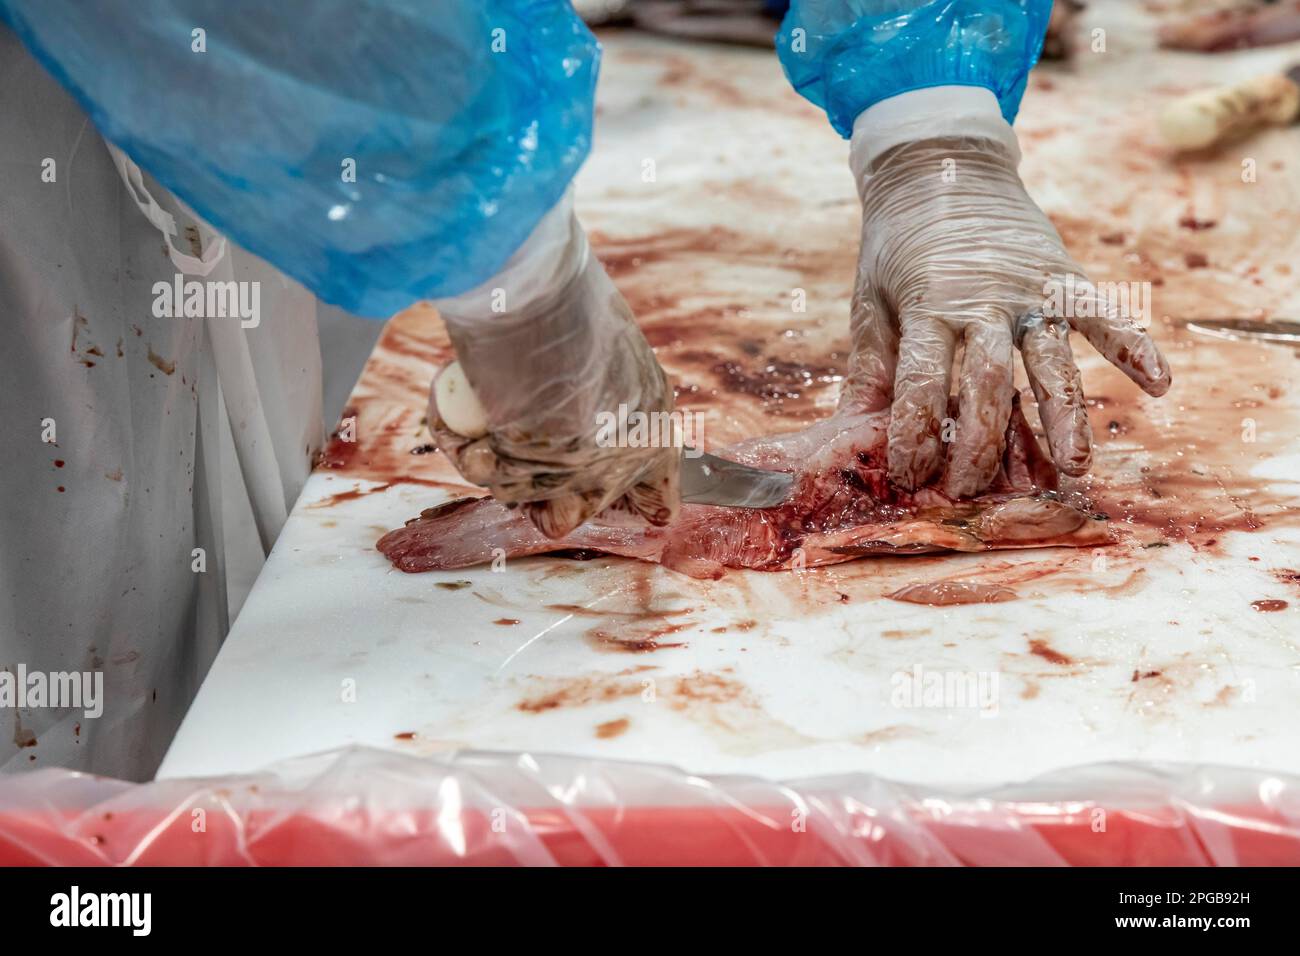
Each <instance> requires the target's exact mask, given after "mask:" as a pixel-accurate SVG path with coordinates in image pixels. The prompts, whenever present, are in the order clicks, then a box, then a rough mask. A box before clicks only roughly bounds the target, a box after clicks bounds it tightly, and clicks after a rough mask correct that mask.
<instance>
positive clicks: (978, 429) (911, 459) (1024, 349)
mask: <svg viewBox="0 0 1300 956" xmlns="http://www.w3.org/2000/svg"><path fill="white" fill-rule="evenodd" d="M980 92H983V91H980ZM865 115H866V114H864V116H865ZM994 115H995V116H996V114H994ZM990 124H1001V125H1002V126H1003V130H1002V131H998V130H996V129H993V128H992V125H991V126H990V129H991V132H990V137H991V138H983V137H980V136H944V137H939V138H931V139H924V140H911V141H903V142H898V143H893V144H889V143H886V144H884V146H885V147H886V148H884V149H883V151H881V150H880V149H879V148H878V147H879V146H880V144H879V143H877V149H876V150H875V151H873V152H871V155H870V157H869V159H867V160H866V161H865V162H864V161H863V159H864V157H863V154H862V153H863V151H864V149H865V147H864V145H863V143H862V142H861V141H860V140H859V139H858V138H857V137H856V135H855V140H854V146H853V149H854V152H855V154H856V155H855V157H854V159H855V162H854V164H853V165H854V167H855V174H856V175H857V179H858V190H859V195H860V197H861V199H862V208H863V216H862V246H861V254H860V257H859V260H858V272H857V281H856V288H855V291H854V296H853V303H852V325H851V328H852V358H851V360H850V373H849V376H848V381H847V383H846V388H845V389H844V394H843V396H842V398H841V405H845V404H847V405H850V406H857V407H859V408H862V409H863V410H876V409H880V408H885V407H888V406H891V405H892V415H891V420H890V425H889V439H888V440H889V445H888V448H889V451H888V457H889V474H890V478H891V480H893V481H894V482H895V483H896V484H897V485H899V486H901V487H903V488H906V489H909V490H911V489H915V488H918V487H920V486H921V485H924V484H925V483H926V482H927V481H929V480H931V479H933V478H934V477H935V476H936V475H937V474H938V473H939V471H940V469H942V468H943V467H944V465H945V457H946V465H947V471H946V474H945V479H944V481H945V484H944V490H945V492H946V493H948V494H950V495H952V496H954V497H964V496H970V495H974V494H977V493H978V492H979V491H981V490H982V489H984V488H985V487H987V486H988V484H989V482H990V481H992V479H993V478H994V476H995V475H996V474H997V469H998V463H999V461H1000V460H1001V458H1002V452H1003V442H1004V435H1005V433H1006V428H1007V421H1008V418H1009V417H1010V414H1011V401H1012V393H1013V385H1012V352H1013V350H1014V349H1019V351H1020V356H1021V361H1022V362H1023V363H1024V366H1025V371H1026V372H1027V374H1028V378H1029V384H1030V387H1031V388H1032V389H1033V392H1034V395H1035V397H1036V398H1037V400H1038V414H1039V417H1040V419H1041V421H1042V424H1043V429H1044V431H1045V432H1046V435H1047V442H1048V446H1049V449H1050V452H1051V456H1052V459H1053V460H1054V461H1055V463H1056V465H1057V467H1058V468H1059V469H1060V470H1061V471H1062V472H1063V473H1064V474H1067V475H1081V474H1083V473H1084V472H1086V471H1087V470H1088V467H1089V465H1090V464H1091V458H1092V432H1091V429H1090V427H1089V424H1088V416H1087V411H1086V409H1085V405H1084V394H1083V388H1082V386H1081V384H1080V381H1079V372H1078V369H1077V368H1076V367H1075V364H1074V358H1073V355H1072V353H1071V351H1070V343H1069V337H1068V336H1069V330H1070V329H1071V328H1073V329H1074V330H1076V331H1078V332H1080V333H1082V334H1083V336H1084V337H1085V338H1087V340H1088V341H1089V342H1090V343H1091V344H1092V345H1093V347H1094V348H1096V349H1097V351H1099V352H1100V353H1101V354H1102V355H1104V356H1105V357H1106V358H1107V359H1108V360H1109V361H1110V362H1111V363H1112V364H1114V365H1115V366H1116V367H1118V368H1119V369H1120V370H1122V371H1123V372H1124V373H1125V374H1127V375H1128V377H1129V378H1131V379H1132V380H1133V381H1134V382H1136V383H1137V384H1138V385H1140V386H1141V387H1142V388H1143V389H1145V390H1146V391H1147V392H1148V393H1150V394H1151V395H1162V394H1164V392H1165V391H1166V390H1167V389H1168V388H1169V385H1170V375H1169V368H1168V366H1167V364H1166V363H1165V360H1164V357H1163V356H1162V355H1161V354H1160V352H1159V350H1158V349H1157V348H1156V345H1155V343H1154V342H1153V341H1152V340H1151V338H1150V337H1149V336H1148V335H1147V334H1146V332H1145V331H1144V330H1143V329H1142V328H1141V326H1140V325H1139V324H1138V323H1137V322H1136V321H1134V320H1132V319H1131V318H1128V317H1125V316H1123V315H1120V314H1118V312H1117V310H1116V309H1115V308H1114V307H1113V304H1112V303H1109V302H1107V301H1105V299H1104V297H1102V296H1098V295H1097V294H1096V290H1095V288H1093V287H1091V286H1089V285H1087V284H1086V282H1087V280H1086V278H1085V276H1084V273H1083V270H1081V269H1080V268H1079V266H1078V265H1077V264H1076V263H1075V262H1074V261H1073V260H1072V259H1071V258H1070V256H1069V254H1068V253H1067V252H1066V251H1065V248H1064V246H1063V245H1062V243H1061V239H1060V236H1059V235H1057V232H1056V230H1055V228H1053V226H1052V224H1051V223H1050V222H1049V221H1048V220H1047V217H1046V216H1045V215H1043V212H1042V211H1041V210H1040V209H1039V208H1038V206H1037V205H1036V204H1035V203H1034V201H1033V200H1032V199H1030V198H1029V195H1028V194H1027V193H1026V192H1025V187H1024V185H1023V184H1022V183H1021V181H1020V177H1019V175H1018V174H1017V172H1016V166H1017V163H1018V161H1019V151H1018V149H1017V147H1016V145H1015V140H1014V134H1012V133H1011V129H1010V127H1009V126H1005V124H1004V123H1003V122H1002V121H1001V119H1000V118H997V119H995V120H991V121H990ZM895 132H896V131H895ZM1008 137H1010V138H1009V139H1008ZM899 138H902V139H904V140H905V137H899ZM1070 276H1073V286H1072V288H1074V289H1075V290H1078V289H1080V288H1082V289H1086V290H1091V291H1090V292H1088V297H1089V298H1090V299H1091V303H1090V304H1089V305H1087V306H1085V305H1084V304H1083V303H1082V302H1081V300H1080V298H1077V297H1066V298H1067V299H1068V301H1069V302H1070V303H1071V305H1070V307H1069V308H1058V307H1056V306H1059V305H1063V304H1064V303H1062V302H1061V301H1060V300H1059V299H1058V300H1056V303H1055V305H1054V304H1053V297H1052V296H1051V295H1050V290H1051V288H1052V283H1061V284H1062V286H1064V284H1065V283H1066V282H1067V281H1068V280H1067V277H1070ZM1058 288H1060V287H1058ZM1061 313H1065V315H1062V314H1061ZM1090 313H1091V315H1092V316H1093V317H1086V316H1087V315H1089V314H1090ZM958 346H962V347H963V350H964V351H963V355H962V361H961V371H960V376H959V380H958V402H959V409H960V411H959V417H958V419H957V420H956V422H955V426H954V427H953V428H952V429H951V433H950V434H948V435H945V431H947V430H946V429H945V427H944V420H945V418H946V417H947V415H948V411H947V408H948V395H949V390H950V386H951V380H952V368H953V362H954V358H955V355H956V353H957V348H958ZM948 439H951V440H950V441H949V440H948Z"/></svg>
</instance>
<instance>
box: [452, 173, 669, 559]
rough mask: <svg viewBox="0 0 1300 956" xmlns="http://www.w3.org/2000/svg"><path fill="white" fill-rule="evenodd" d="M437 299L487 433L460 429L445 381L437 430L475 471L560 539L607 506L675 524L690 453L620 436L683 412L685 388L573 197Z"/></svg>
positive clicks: (455, 459)
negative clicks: (487, 274)
mask: <svg viewBox="0 0 1300 956" xmlns="http://www.w3.org/2000/svg"><path fill="white" fill-rule="evenodd" d="M436 304H437V305H438V308H439V310H440V311H441V313H442V316H443V319H444V320H445V321H446V323H447V330H448V333H449V334H450V337H451V341H452V345H453V346H454V347H455V349H456V356H457V359H458V361H459V362H460V365H461V367H462V369H463V370H464V373H465V376H466V378H467V379H468V380H469V383H470V385H471V386H472V388H473V391H474V394H475V395H476V396H477V398H478V400H479V402H480V403H481V404H482V408H483V411H484V413H485V415H486V421H485V423H484V425H485V429H484V431H485V433H483V434H477V435H464V434H460V433H458V432H456V431H454V430H453V429H451V428H450V427H449V426H448V424H447V421H446V420H445V419H444V418H443V416H442V414H440V412H439V408H438V400H437V392H438V389H437V381H436V379H435V388H434V390H433V394H431V395H430V399H429V430H430V432H432V434H433V436H434V439H435V441H436V442H437V444H438V447H439V448H440V449H441V450H442V451H443V452H444V453H445V454H446V455H447V456H448V457H449V458H450V459H451V461H452V463H453V464H455V466H456V468H457V469H458V470H459V471H460V473H461V474H462V475H464V476H465V478H466V479H467V480H469V481H471V482H473V483H474V484H476V485H481V486H484V487H486V488H487V489H488V490H489V491H491V493H492V495H493V496H494V497H496V498H497V499H498V500H500V501H503V502H506V503H507V504H512V505H513V504H517V505H521V506H523V508H524V509H525V512H526V514H527V515H528V517H529V518H530V520H531V521H532V522H533V524H534V525H535V526H536V527H537V529H538V530H539V531H541V532H542V533H543V534H545V535H546V536H547V537H550V538H560V537H563V536H565V535H567V534H569V533H570V532H571V531H573V530H574V529H575V528H576V527H578V526H579V525H580V524H582V523H584V522H585V521H587V520H588V519H589V518H591V517H593V516H594V515H596V514H599V513H600V512H602V511H604V510H606V509H607V508H614V509H615V510H622V511H625V512H631V513H633V514H635V515H638V516H640V517H641V518H644V519H645V520H646V521H649V522H650V523H651V524H655V525H665V524H667V523H668V522H669V521H671V520H672V519H673V517H674V516H675V515H676V512H677V508H678V504H679V496H678V471H679V468H680V458H681V448H680V447H679V446H678V445H676V444H675V443H671V442H669V443H663V442H660V443H659V444H660V447H653V446H650V445H648V444H645V443H642V445H641V446H640V447H627V443H626V442H624V443H623V444H622V445H620V443H619V441H618V440H617V435H619V434H624V435H628V434H633V431H632V430H631V429H626V428H625V429H622V430H619V429H617V428H615V429H611V428H610V427H609V425H610V423H611V422H616V421H618V420H620V419H621V420H625V421H632V422H635V420H636V418H637V417H640V416H655V415H656V414H659V415H662V414H663V413H670V412H671V411H672V408H673V391H672V388H671V386H670V385H669V383H668V379H667V376H666V375H665V374H664V371H663V369H662V368H660V366H659V363H658V361H657V360H656V359H655V356H654V352H653V351H652V350H651V348H650V345H649V343H648V342H646V339H645V336H644V335H643V334H642V333H641V329H640V328H639V327H638V326H637V324H636V321H635V320H634V319H633V317H632V311H631V309H630V308H629V307H628V305H627V303H626V302H625V301H624V299H623V297H622V295H620V294H619V292H618V290H617V289H616V288H615V287H614V284H613V283H612V282H611V281H610V279H609V276H608V275H606V273H605V270H604V267H603V266H601V264H600V262H599V260H598V259H596V257H595V256H593V255H592V254H591V251H590V247H589V246H588V243H587V237H586V234H585V233H584V232H583V231H582V227H581V226H580V225H579V224H578V222H577V220H576V219H575V218H574V216H573V213H572V209H571V192H570V193H569V194H566V196H565V198H564V199H563V200H562V201H561V202H560V203H559V204H558V205H557V206H556V208H555V209H553V210H551V212H549V213H548V214H547V215H546V217H545V218H544V219H543V220H542V222H541V224H540V225H539V226H538V227H537V229H536V230H535V231H534V232H533V234H532V235H531V236H530V237H529V239H528V240H527V242H525V244H524V245H523V246H522V247H521V248H520V249H519V251H518V252H516V253H515V255H514V256H513V257H512V258H511V260H510V261H509V262H508V263H507V265H506V268H505V269H504V270H502V272H501V273H499V274H498V275H497V276H496V277H495V278H493V279H492V280H489V281H488V282H487V283H485V284H484V285H483V286H480V287H479V288H477V289H474V290H472V291H471V292H469V293H466V294H465V295H462V296H458V297H456V298H455V299H444V300H441V301H439V302H437V303H436ZM444 372H445V370H444ZM647 420H649V421H655V420H656V419H655V418H653V417H650V418H648V419H647ZM658 420H660V421H663V420H667V419H663V418H660V419H658ZM476 430H477V429H476ZM649 431H651V432H652V433H653V432H654V430H653V429H651V430H649ZM611 432H612V434H611ZM664 444H667V445H668V446H669V447H662V446H663V445H664Z"/></svg>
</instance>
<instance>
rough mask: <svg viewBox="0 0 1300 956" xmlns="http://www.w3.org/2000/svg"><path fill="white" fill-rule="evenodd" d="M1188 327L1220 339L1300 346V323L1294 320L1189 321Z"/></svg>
mask: <svg viewBox="0 0 1300 956" xmlns="http://www.w3.org/2000/svg"><path fill="white" fill-rule="evenodd" d="M1187 327H1188V328H1189V329H1191V330H1192V331H1193V332H1199V333H1201V334H1202V335H1212V336H1214V337H1215V338H1220V339H1257V340H1259V341H1261V342H1281V343H1283V344H1286V345H1300V322H1296V321H1294V320H1292V319H1271V320H1267V321H1266V320H1264V319H1189V320H1188V321H1187Z"/></svg>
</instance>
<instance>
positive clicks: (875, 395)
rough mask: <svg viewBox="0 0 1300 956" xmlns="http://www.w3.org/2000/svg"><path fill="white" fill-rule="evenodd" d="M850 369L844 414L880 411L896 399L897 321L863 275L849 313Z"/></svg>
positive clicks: (842, 396) (842, 393)
mask: <svg viewBox="0 0 1300 956" xmlns="http://www.w3.org/2000/svg"><path fill="white" fill-rule="evenodd" d="M849 343H850V349H849V369H848V374H847V375H846V376H845V379H844V384H843V385H842V387H841V388H840V402H839V407H840V408H841V409H843V410H845V411H853V412H878V411H880V410H882V409H885V408H888V407H889V403H890V402H891V401H892V400H893V396H894V378H895V375H896V372H897V364H898V322H897V320H896V318H895V316H894V315H893V311H892V310H891V309H890V308H889V307H888V306H887V305H886V304H885V302H884V300H883V299H882V298H881V297H880V295H879V292H878V291H877V289H876V287H875V284H874V283H873V282H871V281H870V280H869V279H868V278H866V277H865V276H864V275H863V274H862V273H861V272H859V275H858V282H857V286H856V287H855V288H854V290H853V303H852V306H851V309H850V312H849Z"/></svg>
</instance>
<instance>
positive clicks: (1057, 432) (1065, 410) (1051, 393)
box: [1018, 311, 1092, 477]
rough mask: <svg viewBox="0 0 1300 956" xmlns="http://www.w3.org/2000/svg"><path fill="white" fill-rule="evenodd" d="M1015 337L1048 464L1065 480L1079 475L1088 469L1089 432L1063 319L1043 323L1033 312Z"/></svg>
mask: <svg viewBox="0 0 1300 956" xmlns="http://www.w3.org/2000/svg"><path fill="white" fill-rule="evenodd" d="M1018 332H1019V336H1020V339H1019V343H1018V344H1019V346H1020V359H1021V361H1022V362H1024V365H1025V373H1026V374H1027V375H1028V377H1029V387H1030V388H1031V389H1033V391H1034V398H1035V399H1037V401H1038V417H1039V419H1040V420H1041V421H1042V423H1043V430H1044V431H1045V432H1046V433H1047V447H1048V448H1049V449H1050V450H1051V453H1052V460H1053V461H1054V462H1056V467H1057V468H1059V469H1060V470H1061V471H1062V472H1063V473H1064V474H1067V475H1073V476H1076V477H1077V476H1079V475H1082V474H1084V473H1086V472H1087V470H1088V466H1089V465H1091V464H1092V428H1091V427H1090V426H1089V424H1088V412H1087V409H1086V408H1085V407H1084V396H1083V383H1082V381H1081V380H1080V378H1079V369H1078V367H1077V366H1076V365H1075V364H1074V354H1073V353H1072V352H1071V351H1070V331H1069V327H1068V326H1067V325H1066V323H1065V321H1064V320H1063V319H1046V318H1044V317H1043V313H1042V312H1041V311H1035V312H1032V313H1030V314H1029V315H1027V316H1025V317H1024V319H1022V320H1021V322H1020V325H1019V329H1018Z"/></svg>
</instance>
